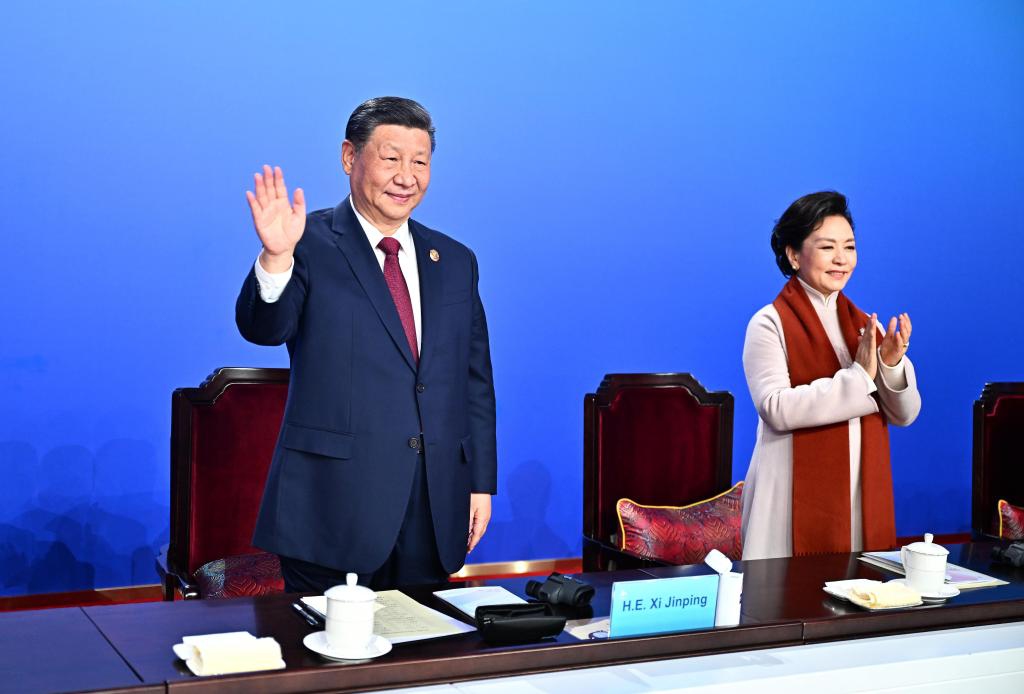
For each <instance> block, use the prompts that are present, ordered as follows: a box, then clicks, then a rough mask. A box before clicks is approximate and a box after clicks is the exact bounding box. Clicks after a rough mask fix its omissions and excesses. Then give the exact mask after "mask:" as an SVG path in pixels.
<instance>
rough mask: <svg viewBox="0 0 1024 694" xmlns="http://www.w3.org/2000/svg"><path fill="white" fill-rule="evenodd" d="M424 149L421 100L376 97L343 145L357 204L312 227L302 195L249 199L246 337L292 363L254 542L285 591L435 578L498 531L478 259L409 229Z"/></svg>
mask: <svg viewBox="0 0 1024 694" xmlns="http://www.w3.org/2000/svg"><path fill="white" fill-rule="evenodd" d="M434 144H435V142H434V127H433V125H432V122H431V119H430V115H429V114H428V113H427V112H426V110H424V109H423V107H422V106H420V105H419V104H418V103H416V102H415V101H411V100H409V99H401V98H397V97H382V98H377V99H370V100H369V101H367V102H365V103H363V104H361V105H360V106H359V107H358V108H357V109H356V110H355V112H353V114H352V116H351V118H350V119H349V122H348V125H347V127H346V130H345V142H344V143H343V144H342V155H341V161H342V165H343V167H344V169H345V172H346V173H347V174H348V175H349V177H350V185H351V195H350V196H349V197H348V198H347V199H345V200H343V201H342V202H341V203H339V204H338V206H337V207H335V208H333V209H324V210H318V211H316V212H311V213H309V214H308V215H307V214H306V210H305V199H304V195H303V192H302V189H300V188H297V189H296V190H295V193H294V197H293V198H292V200H291V201H289V198H288V191H287V188H286V187H285V182H284V176H283V174H282V172H281V169H280V168H274V169H271V167H269V166H264V168H263V172H262V174H256V175H255V193H252V192H247V193H246V197H247V199H248V201H249V205H250V208H251V210H252V216H253V223H254V225H255V227H256V232H257V234H258V235H259V237H260V240H261V241H262V243H263V250H262V252H261V253H260V255H259V258H258V259H257V261H256V264H255V266H254V267H253V269H252V270H251V271H250V272H249V275H248V277H247V278H246V280H245V283H244V284H243V286H242V291H241V293H240V294H239V297H238V302H237V305H236V321H237V323H238V329H239V331H240V332H241V333H242V336H243V337H245V339H247V340H249V341H250V342H254V343H256V344H261V345H280V344H282V343H286V344H287V345H288V354H289V356H290V358H291V380H290V383H289V392H288V404H287V406H286V408H285V415H284V422H283V424H282V427H281V434H280V436H279V438H278V442H277V448H276V450H275V452H274V460H273V463H272V465H271V468H270V472H269V475H268V477H267V485H266V489H265V491H264V495H263V503H262V505H261V507H260V514H259V518H258V520H257V523H256V531H255V537H254V540H253V542H254V544H256V545H257V546H259V547H262V548H264V549H266V550H268V551H271V552H274V553H276V554H278V555H279V556H280V558H281V567H282V572H283V573H284V578H285V585H286V588H287V589H288V590H289V591H323V590H324V589H326V588H327V587H329V586H331V585H335V584H337V583H342V582H344V576H345V573H347V572H355V573H358V574H359V575H360V582H361V583H363V584H366V585H370V586H371V587H373V588H376V589H380V588H389V587H394V586H396V585H412V584H417V583H434V582H438V581H443V580H444V579H445V578H447V576H448V575H449V574H450V573H452V572H454V571H457V570H458V569H459V567H461V566H462V564H463V563H464V562H465V557H466V553H467V552H468V551H471V550H472V549H473V547H474V546H475V545H476V543H477V542H478V541H479V540H480V537H481V536H482V535H483V534H484V531H485V530H486V528H487V523H488V521H489V520H490V515H491V495H492V494H494V493H495V492H496V484H497V480H496V477H497V455H496V444H495V421H494V420H495V413H494V386H493V381H492V377H491V360H490V347H489V344H488V338H487V323H486V319H485V317H484V310H483V306H482V305H481V303H480V296H479V293H478V291H477V280H478V275H477V263H476V257H475V256H474V255H473V253H472V251H470V250H469V249H468V248H466V247H465V246H463V245H462V244H460V243H458V242H457V241H455V240H454V239H451V238H450V237H448V236H445V235H444V234H442V233H440V232H438V231H434V230H432V229H428V228H427V227H425V226H423V225H422V224H420V223H418V222H416V221H414V220H411V219H409V215H410V214H411V213H412V210H413V209H414V208H415V207H416V206H417V205H418V204H419V202H420V200H421V199H422V198H423V194H424V193H425V192H426V190H427V186H428V184H429V183H430V160H431V156H432V154H433V150H434ZM467 524H468V525H467ZM467 527H468V539H467Z"/></svg>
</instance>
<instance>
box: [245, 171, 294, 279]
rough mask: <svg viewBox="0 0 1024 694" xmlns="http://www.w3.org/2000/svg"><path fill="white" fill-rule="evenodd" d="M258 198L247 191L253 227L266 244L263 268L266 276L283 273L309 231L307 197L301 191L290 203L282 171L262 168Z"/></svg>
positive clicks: (261, 258) (290, 263)
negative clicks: (306, 230)
mask: <svg viewBox="0 0 1024 694" xmlns="http://www.w3.org/2000/svg"><path fill="white" fill-rule="evenodd" d="M253 178H254V179H255V188H256V193H255V195H254V194H253V193H252V191H248V190H247V191H245V199H246V200H248V201H249V209H250V210H251V211H252V223H253V225H254V226H255V227H256V233H257V234H258V235H259V237H260V241H261V242H262V243H263V252H262V253H260V265H262V266H263V269H264V270H266V271H267V272H284V271H286V270H287V269H288V268H290V267H291V265H292V254H293V253H294V252H295V246H296V244H298V243H299V239H301V238H302V232H303V230H304V229H305V228H306V196H305V195H303V193H302V188H296V189H295V196H294V198H293V200H292V202H291V203H289V202H288V188H286V187H285V184H284V174H283V173H281V167H280V166H275V167H274V168H273V169H271V168H270V167H269V166H267V165H264V166H263V173H262V174H259V173H258V174H255V175H254V177H253Z"/></svg>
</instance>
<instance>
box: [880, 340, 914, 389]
mask: <svg viewBox="0 0 1024 694" xmlns="http://www.w3.org/2000/svg"><path fill="white" fill-rule="evenodd" d="M878 373H879V374H881V376H882V382H883V383H885V387H886V388H888V389H889V390H891V391H893V392H894V393H898V392H900V391H901V390H906V389H907V385H908V384H907V362H906V360H905V359H904V358H903V357H902V356H901V357H900V360H899V361H898V362H896V366H889V365H888V364H886V363H885V362H884V361H882V350H878Z"/></svg>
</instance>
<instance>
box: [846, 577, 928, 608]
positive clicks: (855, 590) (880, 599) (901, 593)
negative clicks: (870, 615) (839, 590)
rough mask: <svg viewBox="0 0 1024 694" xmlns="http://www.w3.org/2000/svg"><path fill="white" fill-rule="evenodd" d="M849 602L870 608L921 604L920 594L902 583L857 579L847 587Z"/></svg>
mask: <svg viewBox="0 0 1024 694" xmlns="http://www.w3.org/2000/svg"><path fill="white" fill-rule="evenodd" d="M848 594H849V596H850V602H852V603H854V604H856V605H860V606H861V607H868V608H870V609H872V610H878V609H884V608H888V607H910V606H912V605H920V604H921V596H920V594H918V592H917V591H916V590H914V589H912V588H908V587H907V586H905V585H903V584H902V583H895V582H890V583H882V582H881V581H867V580H864V581H858V582H857V583H855V584H853V585H851V586H850V587H849V593H848Z"/></svg>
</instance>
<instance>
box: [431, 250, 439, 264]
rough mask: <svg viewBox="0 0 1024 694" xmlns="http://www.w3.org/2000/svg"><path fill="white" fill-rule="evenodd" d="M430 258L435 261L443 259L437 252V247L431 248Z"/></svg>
mask: <svg viewBox="0 0 1024 694" xmlns="http://www.w3.org/2000/svg"><path fill="white" fill-rule="evenodd" d="M430 259H431V260H433V261H434V262H435V263H436V262H437V261H439V260H440V259H441V254H440V253H438V252H437V249H436V248H431V249H430Z"/></svg>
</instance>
